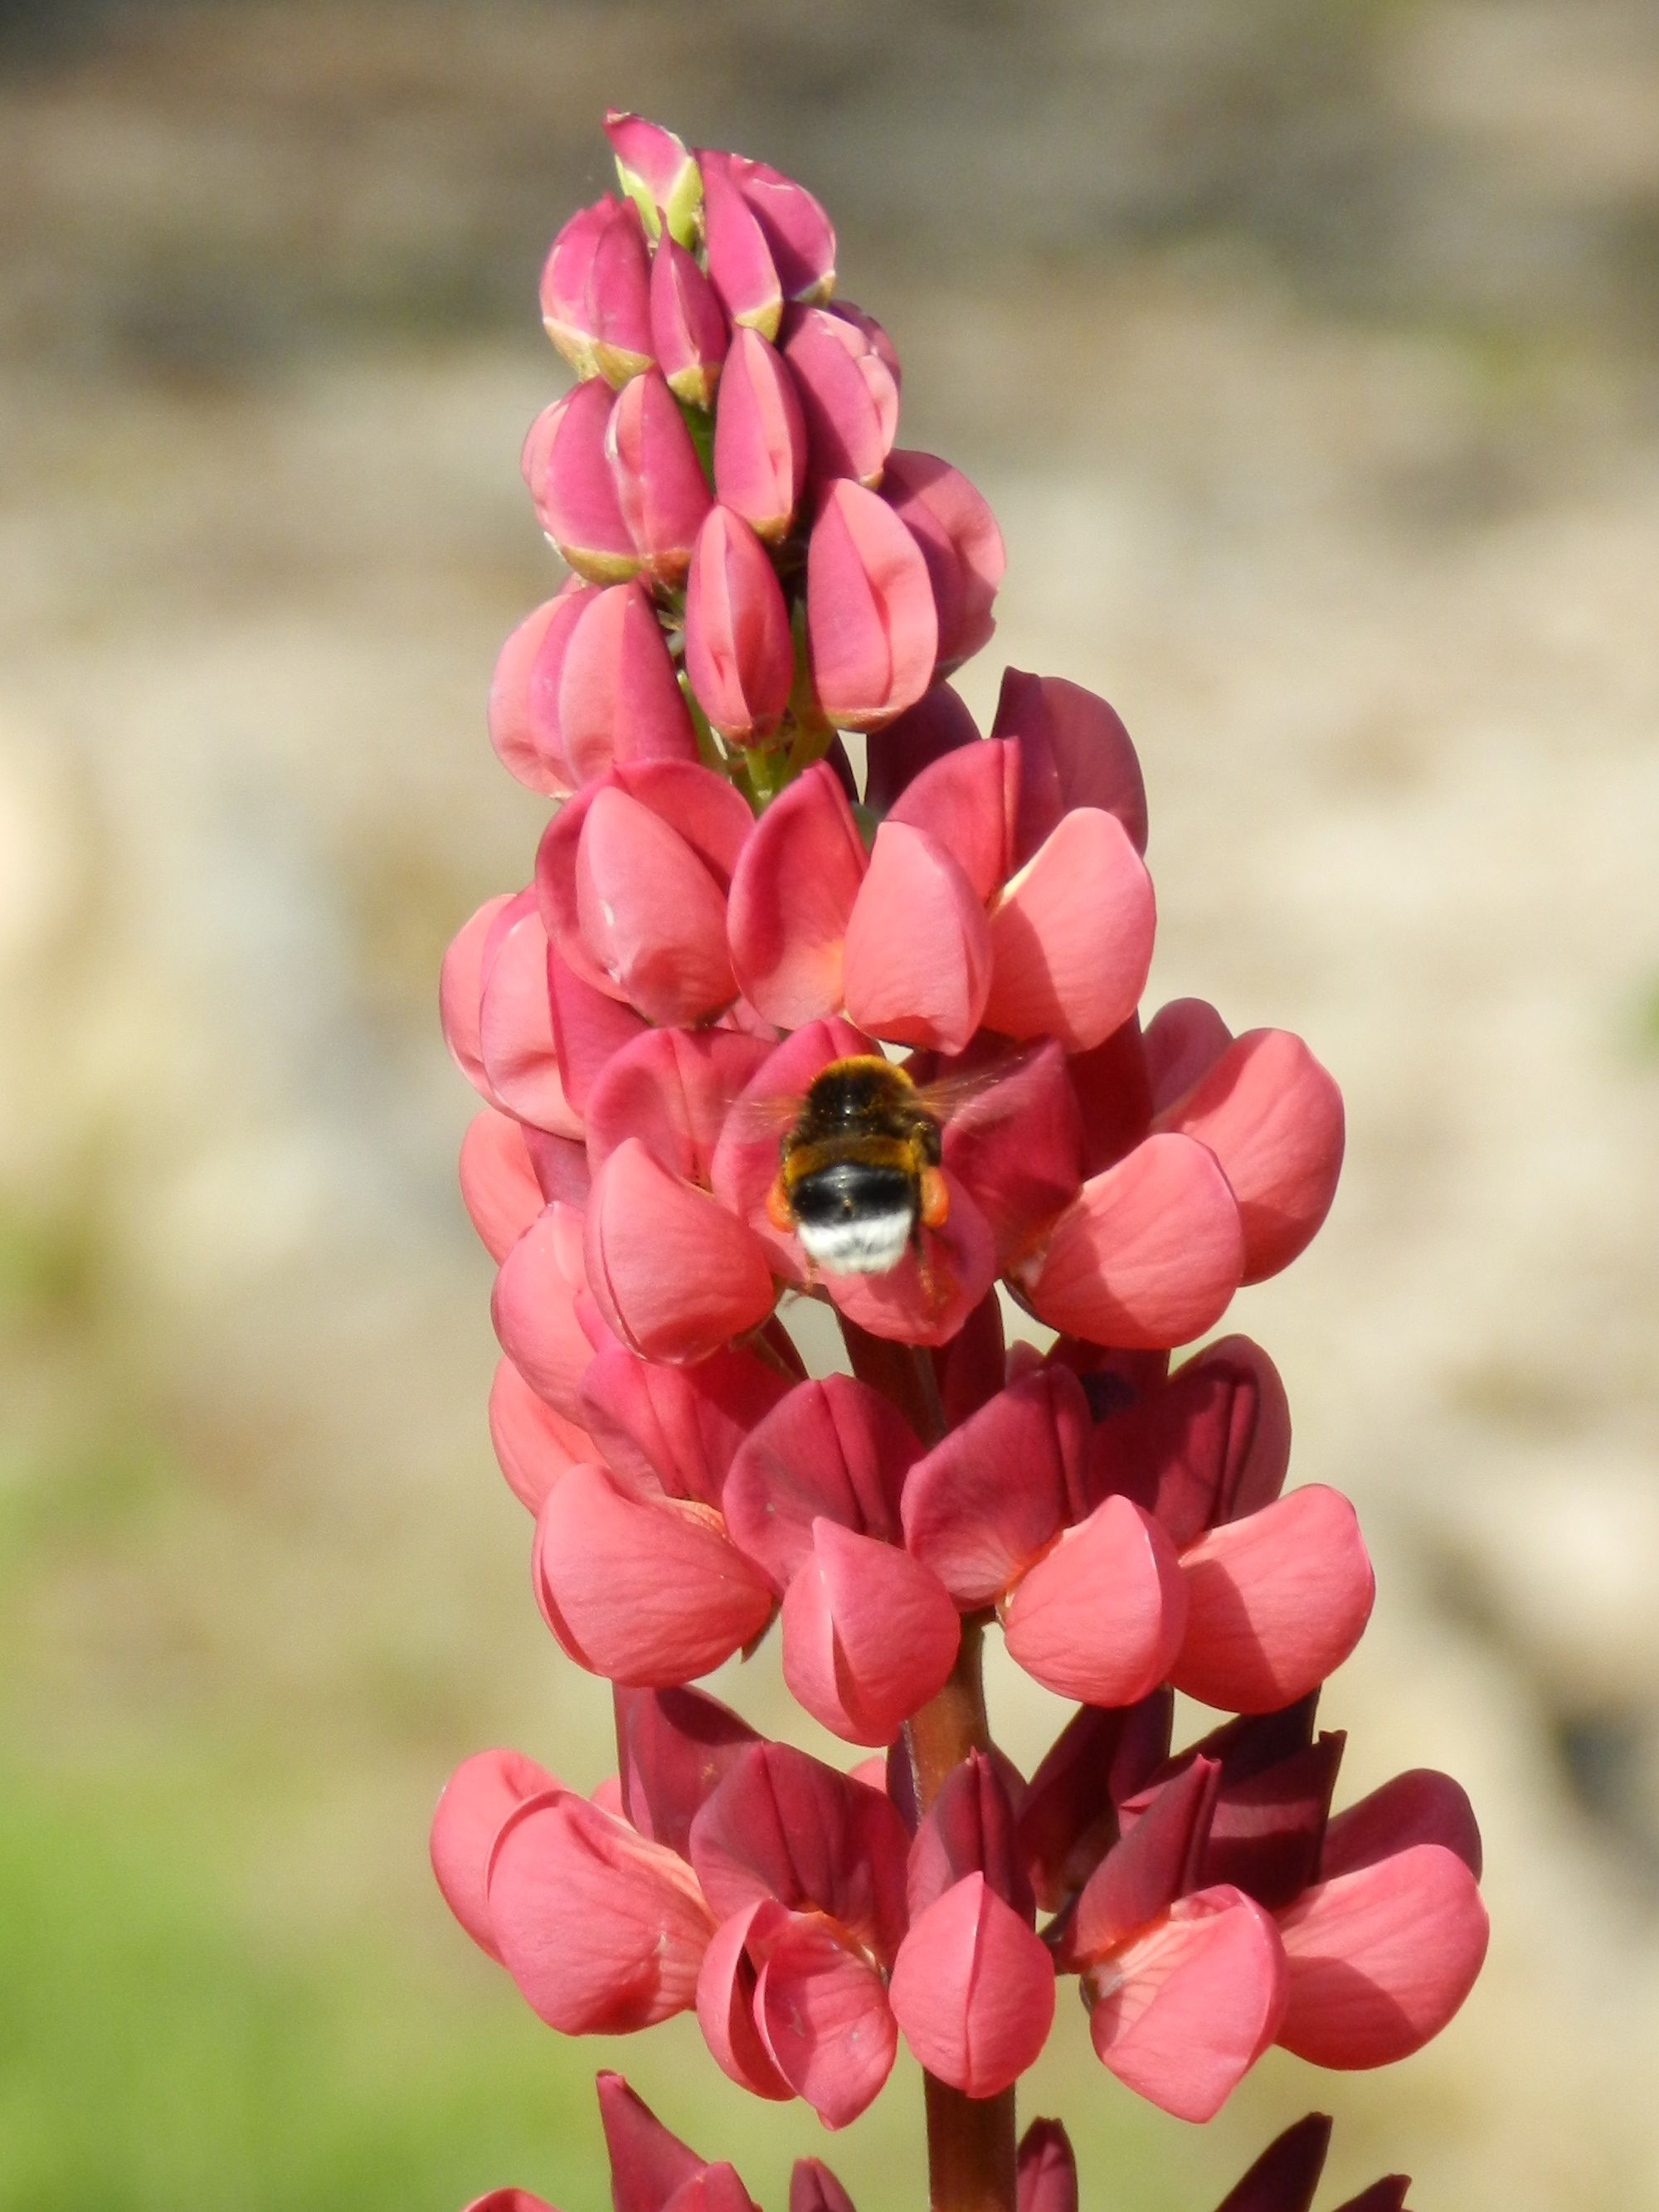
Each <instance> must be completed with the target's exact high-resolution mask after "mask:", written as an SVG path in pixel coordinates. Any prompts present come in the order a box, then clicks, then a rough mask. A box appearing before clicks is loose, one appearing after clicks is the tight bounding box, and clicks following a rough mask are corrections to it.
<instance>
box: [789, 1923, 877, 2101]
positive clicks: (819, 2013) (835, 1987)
mask: <svg viewBox="0 0 1659 2212" xmlns="http://www.w3.org/2000/svg"><path fill="white" fill-rule="evenodd" d="M755 1999H756V2015H757V2019H758V2021H759V2022H760V2027H761V2032H762V2034H763V2036H764V2038H765V2040H766V2045H767V2048H768V2051H769V2052H770V2054H771V2057H772V2061H773V2063H774V2064H775V2066H776V2067H777V2069H778V2071H779V2073H781V2075H782V2076H783V2078H784V2080H785V2081H787V2082H788V2083H789V2085H790V2087H792V2088H793V2090H794V2091H795V2093H796V2094H797V2095H798V2096H801V2097H804V2098H805V2100H806V2101H807V2103H808V2104H809V2105H811V2107H812V2109H813V2111H814V2112H817V2116H818V2118H820V2119H821V2120H822V2121H823V2124H824V2125H825V2127H827V2128H844V2127H845V2126H846V2125H847V2124H848V2122H849V2121H851V2120H855V2119H857V2118H858V2116H859V2114H860V2112H863V2111H864V2110H865V2109H866V2106H869V2105H870V2104H871V2103H872V2101H873V2100H874V2099H875V2098H876V2096H877V2095H878V2093H879V2091H880V2089H881V2087H882V2084H883V2083H884V2081H886V2079H887V2076H888V2075H889V2074H890V2073H891V2071H892V2069H893V2058H894V2054H895V2053H896V2051H897V2048H898V2030H897V2028H896V2026H895V2024H894V2020H893V2015H892V2012H891V2009H890V2007H889V2005H888V2002H887V1991H886V1990H885V1989H884V1986H883V1984H882V1979H881V1976H880V1975H879V1974H878V1972H876V1970H875V1968H874V1967H873V1966H871V1965H870V1964H869V1962H868V1960H866V1959H864V1958H862V1957H860V1955H859V1954H857V1953H855V1952H854V1951H851V1950H849V1949H848V1947H847V1945H846V1944H845V1943H844V1942H842V1940H841V1939H840V1937H839V1936H837V1935H836V1932H835V1931H834V1930H833V1929H831V1928H830V1927H829V1925H828V1924H827V1923H825V1922H823V1921H822V1920H819V1919H817V1918H813V1919H807V1918H805V1917H796V1918H794V1919H793V1920H792V1922H791V1924H790V1926H789V1927H788V1929H787V1930H786V1931H785V1932H784V1933H783V1934H782V1935H781V1936H780V1937H779V1938H778V1939H777V1942H775V1944H774V1945H773V1947H772V1948H771V1951H770V1953H769V1956H768V1958H767V1960H766V1964H765V1965H764V1966H763V1967H762V1968H761V1972H760V1979H759V1983H758V1984H757V1989H756V1992H755Z"/></svg>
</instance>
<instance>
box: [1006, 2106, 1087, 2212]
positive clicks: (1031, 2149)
mask: <svg viewBox="0 0 1659 2212" xmlns="http://www.w3.org/2000/svg"><path fill="white" fill-rule="evenodd" d="M1018 2212H1078V2208H1077V2160H1076V2158H1075V2157H1074V2155H1073V2151H1072V2143H1071V2138H1070V2136H1067V2134H1066V2130H1065V2129H1064V2128H1063V2127H1061V2125H1060V2122H1059V2121H1058V2120H1033V2121H1032V2123H1031V2124H1030V2127H1029V2128H1027V2129H1026V2130H1025V2132H1024V2135H1023V2136H1021V2137H1020V2141H1019V2197H1018Z"/></svg>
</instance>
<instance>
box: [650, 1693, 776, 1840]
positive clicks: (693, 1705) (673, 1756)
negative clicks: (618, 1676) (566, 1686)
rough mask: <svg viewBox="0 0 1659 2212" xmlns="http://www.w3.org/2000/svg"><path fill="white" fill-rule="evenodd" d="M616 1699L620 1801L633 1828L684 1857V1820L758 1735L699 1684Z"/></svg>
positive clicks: (704, 1801) (686, 1821) (686, 1823)
mask: <svg viewBox="0 0 1659 2212" xmlns="http://www.w3.org/2000/svg"><path fill="white" fill-rule="evenodd" d="M616 1705H617V1762H618V1765H619V1766H620V1768H621V1771H620V1773H619V1774H618V1776H617V1793H618V1798H619V1802H620V1803H621V1806H622V1808H623V1810H624V1811H625V1812H626V1814H627V1816H628V1819H629V1821H630V1822H631V1823H632V1825H633V1826H635V1828H637V1829H638V1830H639V1832H640V1833H641V1835H642V1836H644V1837H646V1838H647V1839H648V1840H649V1841H650V1842H652V1843H653V1844H667V1846H668V1848H669V1850H671V1851H678V1854H679V1856H680V1857H682V1858H684V1857H685V1856H686V1853H687V1851H688V1850H689V1848H690V1835H691V1823H692V1821H693V1820H696V1816H697V1814H699V1813H700V1812H701V1811H702V1808H703V1807H704V1805H705V1804H707V1802H708V1799H709V1798H710V1797H711V1796H713V1794H714V1790H716V1788H717V1787H718V1786H719V1784H720V1778H721V1777H722V1776H723V1775H724V1774H726V1772H727V1771H729V1770H730V1769H731V1768H732V1766H734V1765H736V1764H737V1762H738V1759H740V1758H741V1757H742V1755H743V1753H744V1752H745V1751H746V1750H747V1749H748V1748H749V1747H750V1744H753V1743H757V1742H759V1741H760V1739H759V1737H758V1736H757V1735H756V1734H755V1731H754V1729H751V1728H750V1726H749V1724H748V1723H747V1722H746V1721H741V1720H739V1719H738V1716H737V1715H736V1714H735V1713H734V1712H732V1711H731V1709H730V1707H729V1706H726V1705H721V1703H720V1699H718V1698H711V1697H709V1696H708V1693H707V1692H704V1691H702V1690H683V1689H673V1690H626V1689H619V1690H618V1691H617V1693H616Z"/></svg>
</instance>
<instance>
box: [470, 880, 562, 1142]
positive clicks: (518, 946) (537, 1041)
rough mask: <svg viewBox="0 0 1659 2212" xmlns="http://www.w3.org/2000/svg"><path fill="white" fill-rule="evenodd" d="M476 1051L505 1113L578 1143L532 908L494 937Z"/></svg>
mask: <svg viewBox="0 0 1659 2212" xmlns="http://www.w3.org/2000/svg"><path fill="white" fill-rule="evenodd" d="M478 1048H479V1052H480V1054H481V1055H482V1057H483V1066H484V1073H485V1075H486V1077H487V1078H488V1079H489V1087H490V1089H491V1091H493V1092H494V1094H495V1097H496V1098H497V1099H499V1100H500V1102H501V1104H502V1105H503V1106H505V1107H506V1108H507V1109H508V1111H509V1112H511V1113H513V1114H516V1115H518V1116H519V1118H520V1120H521V1121H530V1122H532V1123H533V1124H534V1125H535V1126H536V1127H538V1128H539V1129H547V1130H550V1131H551V1132H552V1133H553V1134H554V1135H556V1136H561V1137H580V1135H581V1133H582V1122H581V1116H580V1115H579V1114H577V1113H575V1112H574V1110H573V1109H572V1108H571V1106H570V1103H569V1102H568V1099H567V1098H566V1097H565V1093H564V1085H563V1083H562V1079H561V1078H560V1074H559V1060H558V1053H557V1050H556V1047H555V1044H554V1042H553V1012H552V1000H551V996H550V987H549V982H548V969H547V932H546V930H545V929H544V928H543V927H542V918H541V916H540V915H539V914H538V913H537V912H536V911H535V910H534V908H532V909H531V910H530V911H529V912H527V913H525V914H522V915H520V916H519V918H518V920H517V921H514V922H513V924H512V926H511V927H509V928H508V929H507V930H506V931H505V932H504V933H502V934H501V936H500V938H499V939H497V940H496V943H495V947H494V949H493V951H492V952H491V954H490V957H489V961H488V963H486V965H485V968H484V973H483V994H482V997H481V1000H480V1002H479V1007H478Z"/></svg>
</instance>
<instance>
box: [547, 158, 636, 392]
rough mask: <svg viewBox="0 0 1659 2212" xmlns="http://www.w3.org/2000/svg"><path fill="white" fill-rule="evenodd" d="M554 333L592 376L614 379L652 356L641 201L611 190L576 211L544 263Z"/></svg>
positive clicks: (582, 372)
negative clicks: (634, 204) (636, 202)
mask: <svg viewBox="0 0 1659 2212" xmlns="http://www.w3.org/2000/svg"><path fill="white" fill-rule="evenodd" d="M541 294H542V320H543V322H544V325H546V328H547V334H548V336H549V337H550V338H551V339H552V341H553V343H554V344H555V345H556V346H557V348H558V349H559V351H560V352H561V353H562V355H563V356H564V357H565V359H566V360H567V361H568V362H569V363H570V366H571V367H572V368H574V370H575V372H576V374H577V375H578V376H580V377H582V378H584V379H586V378H588V377H592V376H598V375H604V376H605V377H608V378H609V379H610V380H611V382H612V383H613V384H622V383H624V382H625V381H626V380H627V379H628V378H629V376H634V375H637V374H638V373H639V371H640V370H641V369H642V368H646V367H647V365H648V363H649V362H650V359H651V327H650V314H649V274H648V266H647V254H646V243H645V231H644V228H643V226H642V225H641V222H640V218H639V215H638V212H637V210H635V209H634V208H633V207H631V206H630V205H629V204H628V203H627V202H626V201H623V200H619V199H617V197H616V196H615V195H614V193H611V192H607V193H606V194H605V197H604V198H603V199H601V200H596V201H595V202H594V204H593V205H592V207H586V208H583V209H582V210H580V213H579V214H576V215H574V216H571V218H570V220H569V222H568V223H566V224H565V226H564V228H563V229H562V230H561V231H560V233H559V234H558V236H557V237H556V239H555V240H554V241H553V246H552V250H551V251H550V253H549V254H548V257H547V260H546V263H545V264H544V267H543V270H542V286H541Z"/></svg>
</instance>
